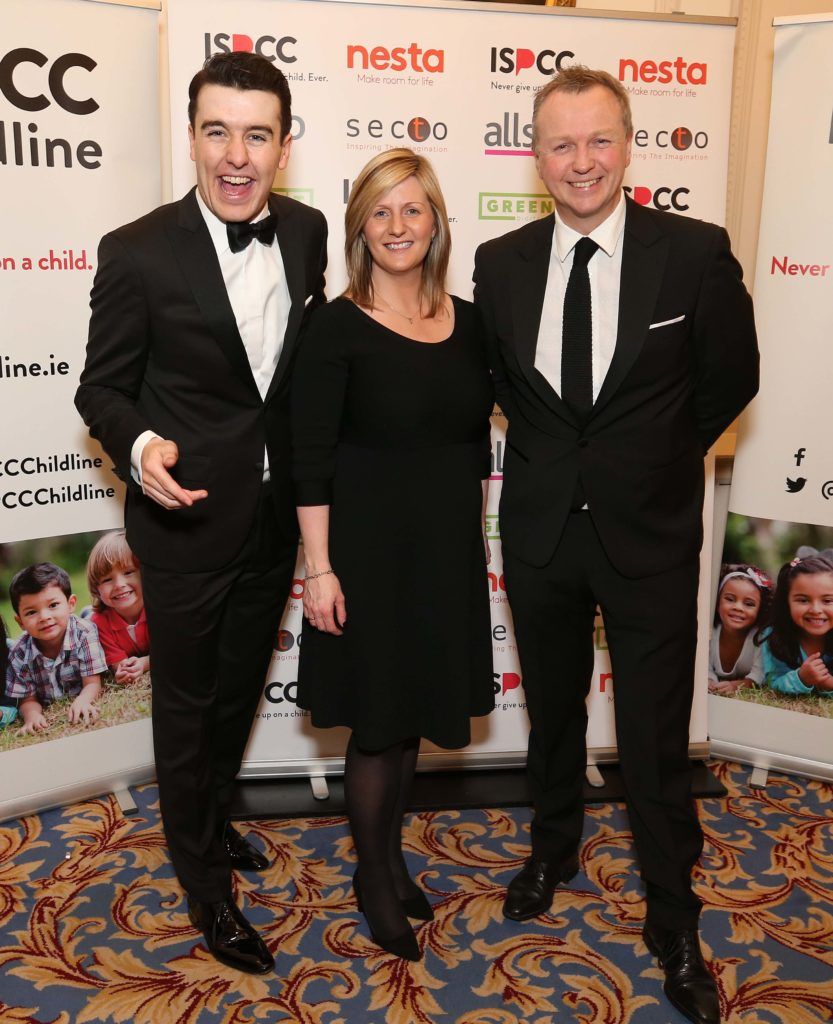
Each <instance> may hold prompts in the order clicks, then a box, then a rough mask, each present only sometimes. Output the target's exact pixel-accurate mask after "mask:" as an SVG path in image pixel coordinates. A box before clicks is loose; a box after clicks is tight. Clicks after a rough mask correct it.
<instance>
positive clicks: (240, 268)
mask: <svg viewBox="0 0 833 1024" xmlns="http://www.w3.org/2000/svg"><path fill="white" fill-rule="evenodd" d="M197 205H198V206H199V208H200V213H202V215H203V218H204V220H205V223H206V226H207V227H208V232H209V234H210V235H211V241H212V242H213V243H214V248H215V249H216V251H217V259H218V260H219V263H220V270H221V271H222V274H223V280H224V281H225V285H226V291H227V293H228V298H229V303H230V304H231V308H232V312H233V313H234V319H235V321H236V322H237V329H238V330H239V331H240V337H241V339H242V341H243V346H244V348H245V349H246V355H247V356H248V359H249V365H250V366H251V368H252V374H253V376H254V379H255V383H256V384H257V389H258V391H259V392H260V397H261V398H265V397H266V392H267V391H268V389H269V384H270V383H271V381H272V377H273V376H274V373H275V368H276V367H277V365H278V359H280V355H281V349H282V348H283V340H284V335H285V334H286V324H287V321H288V319H289V308H290V297H289V286H288V285H287V283H286V272H285V270H284V265H283V258H282V256H281V250H280V246H279V245H278V239H277V237H276V238H275V240H274V241H273V242H272V244H271V245H263V244H261V243H260V242H259V241H257V239H253V240H252V241H251V242H250V243H249V245H247V246H246V248H245V249H243V250H242V251H241V252H232V251H231V249H230V248H229V244H228V232H227V231H226V224H225V221H222V220H220V219H219V217H216V216H215V215H214V214H213V213H212V212H211V210H209V208H208V206H207V205H206V203H205V201H204V200H203V198H202V196H201V195H200V193H199V191H198V192H197ZM268 214H269V207H268V204H267V206H264V208H263V209H262V210H261V212H260V213H259V214H258V216H257V217H255V218H254V219H255V221H259V220H262V219H263V218H264V217H266V216H268ZM158 436H159V435H158V434H156V433H154V432H153V431H152V430H146V431H144V432H143V433H142V434H140V435H139V436H138V437H137V438H136V440H135V441H134V442H133V447H132V449H131V452H130V463H131V469H132V473H133V477H134V479H135V480H136V481H137V482H138V483H139V484H141V482H142V474H141V458H142V450H143V449H144V447H145V445H146V444H147V443H148V441H150V440H152V439H153V438H155V437H158ZM174 440H175V439H174ZM263 466H264V470H263V479H264V480H268V479H269V455H268V452H267V453H265V454H264V459H263Z"/></svg>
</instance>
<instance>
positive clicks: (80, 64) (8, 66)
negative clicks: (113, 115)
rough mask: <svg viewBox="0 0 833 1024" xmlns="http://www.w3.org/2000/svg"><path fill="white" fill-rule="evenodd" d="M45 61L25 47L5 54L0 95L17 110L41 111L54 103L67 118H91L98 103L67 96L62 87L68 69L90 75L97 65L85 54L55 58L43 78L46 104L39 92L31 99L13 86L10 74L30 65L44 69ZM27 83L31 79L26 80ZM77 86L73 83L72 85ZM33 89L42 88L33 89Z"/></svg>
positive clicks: (0, 81) (43, 96)
mask: <svg viewBox="0 0 833 1024" xmlns="http://www.w3.org/2000/svg"><path fill="white" fill-rule="evenodd" d="M48 63H49V58H48V57H47V56H46V54H43V53H41V52H40V50H33V49H30V47H28V46H20V47H18V48H17V49H16V50H9V52H8V53H7V54H6V55H5V56H4V57H3V59H2V60H0V92H2V93H3V95H4V96H5V98H6V99H7V100H8V101H9V103H11V104H12V105H13V106H15V107H17V108H18V109H19V110H30V111H32V110H45V109H46V108H47V107H48V106H49V105H50V104H51V102H52V100H54V101H55V102H56V103H57V104H58V106H59V107H61V108H62V109H63V110H66V111H67V113H69V114H92V113H93V112H94V111H96V110H98V103H96V101H95V100H94V99H91V98H87V99H78V98H77V97H73V96H70V94H69V93H68V92H67V89H66V86H65V85H64V76H65V75H66V73H67V71H69V70H70V69H71V68H83V69H84V71H92V70H93V68H95V67H97V66H98V65H97V64H96V62H95V61H94V60H93V59H92V57H88V56H87V55H86V54H85V53H65V54H64V55H63V56H62V57H57V58H56V59H55V60H54V61H53V63H52V67H51V68H50V69H49V72H48V74H47V75H46V76H45V79H46V85H47V87H48V89H49V95H50V96H51V97H52V100H50V99H49V98H48V97H47V96H46V95H45V94H44V93H42V92H39V93H36V94H35V95H34V96H32V95H29V94H27V93H23V92H21V91H20V88H19V87H18V86H17V85H16V84H15V81H14V73H15V71H16V70H17V69H18V67H20V65H21V64H34V65H35V66H36V67H39V68H42V67H46V65H47V64H48ZM28 77H29V78H30V79H31V77H32V76H31V75H29V76H28ZM76 84H77V83H76ZM36 88H42V86H37V87H36Z"/></svg>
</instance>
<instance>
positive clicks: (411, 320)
mask: <svg viewBox="0 0 833 1024" xmlns="http://www.w3.org/2000/svg"><path fill="white" fill-rule="evenodd" d="M376 294H377V295H378V296H379V298H380V299H384V301H385V302H387V304H388V309H389V310H390V311H391V313H396V315H397V316H401V317H402V319H403V320H407V321H408V323H409V324H410V325H411V326H412V327H413V324H414V318H415V317H419V319H420V320H422V315H421V313H422V302H421V301H420V304H419V306H418V307H417V311H416V313H412V314H411V315H410V316H408V314H407V313H403V312H402V311H401V310H399V309H397V308H396V307H395V306H393V305H391V303H390V301H389V300H388V298H387V296H385V295H382V293H381V292H380V291H379V290H378V288H377V289H376ZM382 312H383V313H384V310H382Z"/></svg>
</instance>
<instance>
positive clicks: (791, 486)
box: [787, 476, 807, 494]
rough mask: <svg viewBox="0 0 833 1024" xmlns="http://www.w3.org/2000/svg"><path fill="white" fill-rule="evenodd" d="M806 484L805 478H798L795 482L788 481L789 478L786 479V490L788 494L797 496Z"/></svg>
mask: <svg viewBox="0 0 833 1024" xmlns="http://www.w3.org/2000/svg"><path fill="white" fill-rule="evenodd" d="M806 483H807V477H806V476H800V477H798V478H797V479H796V480H790V478H789V477H787V490H788V491H789V492H790V494H798V492H799V491H800V490H801V489H802V488H803V487H804V485H805V484H806Z"/></svg>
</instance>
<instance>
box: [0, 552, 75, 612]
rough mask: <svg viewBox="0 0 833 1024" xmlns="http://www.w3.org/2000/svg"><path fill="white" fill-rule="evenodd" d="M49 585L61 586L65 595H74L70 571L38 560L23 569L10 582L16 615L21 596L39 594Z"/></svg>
mask: <svg viewBox="0 0 833 1024" xmlns="http://www.w3.org/2000/svg"><path fill="white" fill-rule="evenodd" d="M47 587H60V588H61V590H62V591H63V592H64V596H65V597H71V596H72V584H71V583H70V580H69V575H68V573H67V572H66V571H65V570H64V569H62V568H61V567H60V566H59V565H54V564H53V563H52V562H38V563H37V564H36V565H28V566H27V567H26V568H25V569H21V570H20V572H19V573H17V574H16V575H15V577H14V579H13V580H12V582H11V583H10V584H9V597H10V598H11V602H12V608H14V611H15V615H16V614H17V612H18V609H19V608H20V599H21V597H26V595H27V594H39V593H40V592H41V591H42V590H46V588H47Z"/></svg>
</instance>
